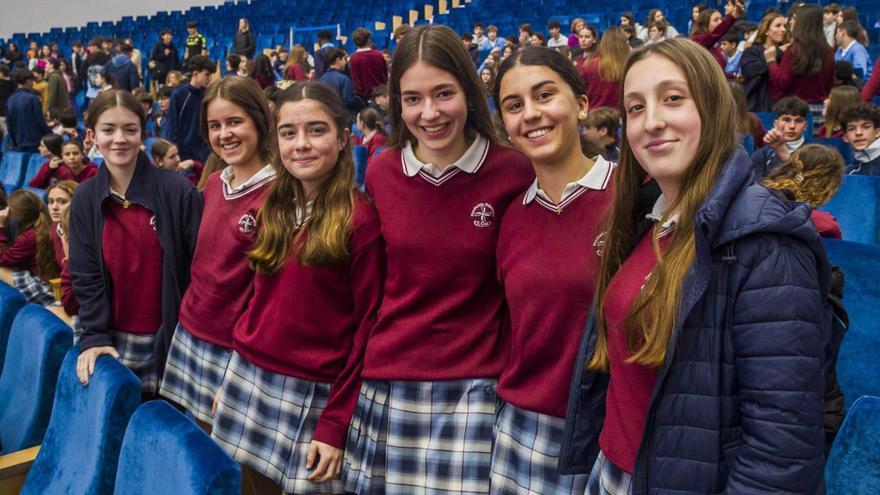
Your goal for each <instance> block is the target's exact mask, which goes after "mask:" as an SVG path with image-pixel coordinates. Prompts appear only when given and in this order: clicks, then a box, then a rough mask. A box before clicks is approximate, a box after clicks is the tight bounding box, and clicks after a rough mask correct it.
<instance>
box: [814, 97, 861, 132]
mask: <svg viewBox="0 0 880 495" xmlns="http://www.w3.org/2000/svg"><path fill="white" fill-rule="evenodd" d="M823 103H824V106H823V107H822V116H823V117H824V118H825V123H824V124H822V125H821V126H820V127H819V128H818V129H816V136H817V137H820V138H831V137H835V138H839V137H843V134H844V132H845V129H844V128H843V124H842V123H841V122H840V116H841V114H843V112H845V111H846V110H848V109H849V108H850V107H854V106H856V105H858V104H859V103H861V99H860V97H859V90H858V88H855V87H853V86H835V87H834V88H832V89H831V94H829V95H828V98H826V99H825V101H824V102H823Z"/></svg>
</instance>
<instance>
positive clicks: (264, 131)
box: [199, 55, 276, 163]
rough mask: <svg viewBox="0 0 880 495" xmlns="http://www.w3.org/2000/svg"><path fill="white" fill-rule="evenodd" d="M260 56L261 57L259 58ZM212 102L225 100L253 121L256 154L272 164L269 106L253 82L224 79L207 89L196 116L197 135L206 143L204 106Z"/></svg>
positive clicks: (273, 149) (206, 113)
mask: <svg viewBox="0 0 880 495" xmlns="http://www.w3.org/2000/svg"><path fill="white" fill-rule="evenodd" d="M261 56H262V55H261ZM216 99H223V100H226V101H228V102H230V103H232V104H233V105H235V106H237V107H239V108H241V109H242V110H243V111H244V113H246V114H247V115H248V117H250V118H251V121H253V124H254V128H255V129H256V130H257V150H258V153H259V154H260V158H261V159H262V160H263V162H264V163H268V162H270V161H272V158H273V155H274V153H275V148H276V144H275V119H274V118H273V116H272V112H271V111H269V103H268V101H267V100H266V97H265V96H264V95H263V90H262V89H260V86H259V85H258V84H257V82H256V81H254V80H253V79H251V78H249V77H244V76H228V77H224V78H223V79H220V80H217V81H214V82H212V83H211V84H210V85H208V89H207V91H205V96H204V97H203V98H202V107H201V111H200V112H199V131H200V132H201V134H202V137H203V138H204V139H205V142H210V139H208V106H209V105H210V104H211V102H213V101H214V100H216Z"/></svg>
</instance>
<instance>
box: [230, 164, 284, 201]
mask: <svg viewBox="0 0 880 495" xmlns="http://www.w3.org/2000/svg"><path fill="white" fill-rule="evenodd" d="M234 177H235V174H234V172H233V171H232V165H227V166H226V168H224V169H223V171H222V172H220V180H221V181H223V193H224V194H225V195H226V196H227V198H228V197H229V196H232V195H237V194H239V193H242V192H244V191H247V190H249V189H250V188H252V187H254V186H256V185H258V184H262V183H263V182H266V181H268V180H272V179H274V178H275V168H273V167H272V164H266V165H265V166H264V167H263V168H261V169H260V171H259V172H257V173H255V174H254V175H253V176H252V177H251V178H250V179H248V180H247V181H245V182H244V183H243V184H239V185H238V186H236V187H232V179H233V178H234Z"/></svg>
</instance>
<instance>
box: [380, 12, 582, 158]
mask: <svg viewBox="0 0 880 495" xmlns="http://www.w3.org/2000/svg"><path fill="white" fill-rule="evenodd" d="M420 61H421V62H424V63H426V64H428V65H431V66H433V67H436V68H437V69H440V70H442V71H444V72H448V73H449V74H451V75H452V76H453V77H455V79H456V80H457V81H458V84H459V85H461V87H462V90H463V91H464V95H465V98H466V99H467V106H468V116H467V121H466V122H465V132H466V133H467V132H470V133H474V132H475V133H477V134H481V135H482V136H484V137H486V138H487V139H489V140H491V141H495V142H498V141H499V139H498V134H497V131H496V129H495V125H494V124H493V122H492V116H491V114H490V113H489V106H488V104H487V103H486V93H485V90H484V89H483V84H482V82H481V81H480V78H479V76H478V75H477V71H475V70H461V68H462V67H473V63H472V62H471V58H470V55H468V52H467V50H466V49H465V47H464V45H463V44H462V43H461V41H460V40H459V38H458V36H457V35H456V34H455V31H453V30H452V29H450V28H448V27H446V26H442V25H426V26H419V27H417V28H415V29H414V30H413V31H412V32H411V33H409V34H407V35H406V36H405V37H404V38H403V39H402V40H401V41H400V43H399V44H398V45H397V49H396V50H395V51H394V57H393V58H392V60H391V76H390V77H389V78H388V79H389V87H388V89H389V96H390V99H389V111H388V118H389V120H390V121H391V129H392V130H391V136H390V138H389V140H388V146H389V147H390V148H395V149H401V148H403V147H404V145H406V143H407V142H409V141H411V140H412V139H413V135H412V133H410V131H409V129H408V128H407V127H406V124H404V122H403V119H402V118H401V103H400V79H401V77H402V76H403V74H404V73H405V72H406V71H407V70H408V69H409V68H410V67H412V66H413V65H415V64H416V63H417V62H420ZM568 64H569V65H571V62H569V63H568ZM471 137H473V136H471Z"/></svg>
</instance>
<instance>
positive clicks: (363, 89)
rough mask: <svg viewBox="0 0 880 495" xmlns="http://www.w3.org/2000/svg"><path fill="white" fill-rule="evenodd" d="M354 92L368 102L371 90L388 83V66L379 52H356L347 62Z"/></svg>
mask: <svg viewBox="0 0 880 495" xmlns="http://www.w3.org/2000/svg"><path fill="white" fill-rule="evenodd" d="M348 70H349V72H350V73H351V82H352V84H354V92H355V94H357V95H358V96H360V97H361V98H363V99H364V101H365V102H366V101H369V100H370V98H371V97H372V96H373V89H374V88H375V87H376V86H379V85H380V84H385V83H387V82H388V65H387V64H385V57H384V56H383V55H382V52H380V51H379V50H372V49H371V50H358V51H356V52H354V55H352V56H351V58H350V59H349V60H348Z"/></svg>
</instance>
